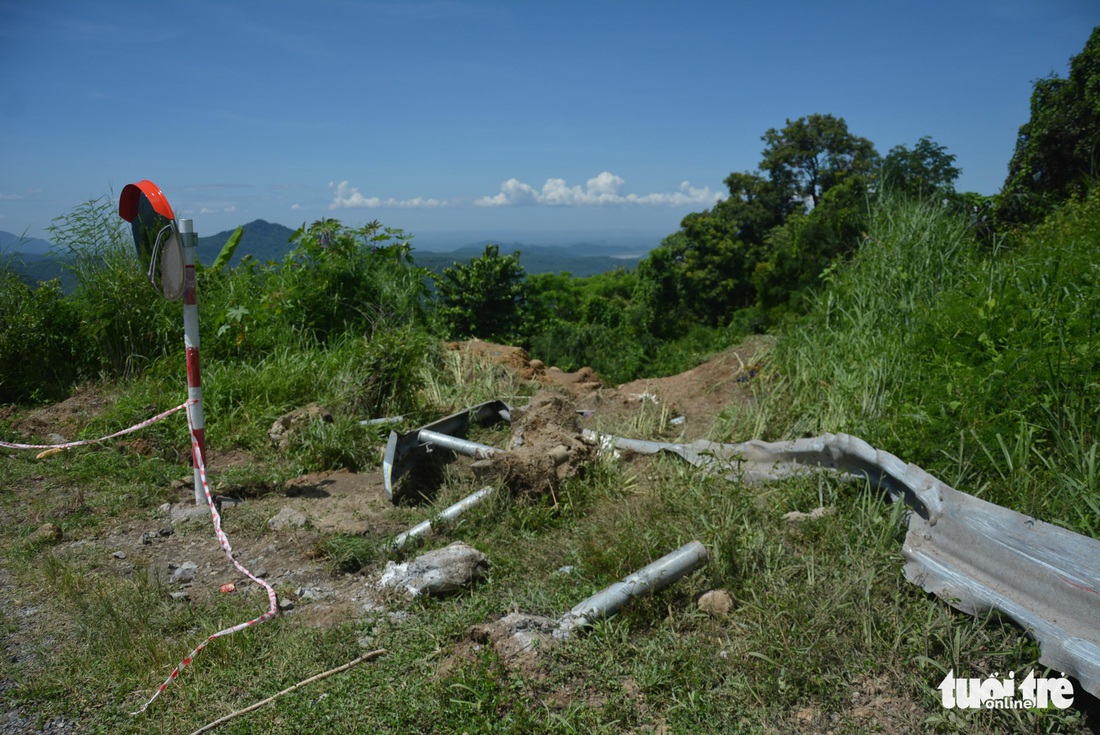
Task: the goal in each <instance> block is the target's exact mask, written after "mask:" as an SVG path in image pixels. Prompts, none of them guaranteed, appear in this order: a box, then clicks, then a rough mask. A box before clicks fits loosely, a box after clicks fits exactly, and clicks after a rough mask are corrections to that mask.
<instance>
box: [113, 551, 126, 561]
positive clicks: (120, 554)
mask: <svg viewBox="0 0 1100 735" xmlns="http://www.w3.org/2000/svg"><path fill="white" fill-rule="evenodd" d="M111 556H113V557H114V558H116V559H125V558H126V552H125V551H122V550H119V551H116V552H115V553H113V554H111Z"/></svg>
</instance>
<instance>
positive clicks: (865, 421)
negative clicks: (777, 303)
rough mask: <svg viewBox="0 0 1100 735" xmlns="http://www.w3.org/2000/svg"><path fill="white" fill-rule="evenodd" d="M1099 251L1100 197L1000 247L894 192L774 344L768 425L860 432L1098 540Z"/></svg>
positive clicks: (777, 431) (787, 432)
mask: <svg viewBox="0 0 1100 735" xmlns="http://www.w3.org/2000/svg"><path fill="white" fill-rule="evenodd" d="M1098 254H1100V196H1096V195H1094V196H1092V197H1091V198H1089V199H1087V200H1084V201H1078V202H1073V203H1071V204H1069V205H1067V206H1066V207H1065V208H1064V209H1063V210H1062V211H1060V212H1058V213H1056V214H1055V215H1053V216H1052V217H1051V218H1050V220H1049V221H1048V222H1047V223H1045V224H1044V225H1043V226H1042V227H1040V228H1037V229H1036V230H1035V231H1033V232H1031V233H1027V234H1025V235H1023V236H1020V237H1018V238H1017V239H1016V240H1015V241H1013V242H1010V243H1007V244H1006V243H1004V242H1001V243H999V244H998V245H997V246H995V247H994V248H993V249H989V248H987V247H985V246H980V245H978V244H976V243H975V242H974V241H973V239H972V238H971V236H970V234H969V232H968V230H967V226H966V223H965V222H964V221H963V220H962V219H961V218H960V217H958V216H956V215H953V214H952V213H950V212H949V211H947V210H945V209H943V208H942V207H940V206H938V205H936V204H934V203H929V202H921V201H912V200H908V201H907V200H885V201H883V202H880V203H879V205H878V206H877V207H876V208H875V210H874V212H873V214H872V217H871V222H870V226H869V229H868V232H867V236H866V238H865V240H864V242H863V244H862V246H861V247H860V249H859V251H858V253H857V254H856V256H855V258H854V259H853V261H852V262H851V263H850V264H847V265H845V266H841V267H837V268H835V269H833V270H830V271H829V272H828V273H827V274H826V276H825V282H824V286H823V289H822V290H821V292H820V293H818V294H817V295H816V296H815V297H814V298H813V300H812V308H811V312H810V314H809V316H808V317H807V318H806V319H805V320H803V321H801V322H799V323H798V324H796V325H795V326H793V327H791V328H789V329H788V330H787V332H786V334H785V335H784V336H783V338H782V339H781V340H780V342H779V346H778V347H777V349H776V350H775V352H774V355H773V360H774V364H775V367H776V370H777V373H778V374H779V375H780V376H782V377H781V379H780V380H779V384H778V386H777V389H776V390H775V391H773V393H772V394H771V395H770V396H769V397H768V398H767V399H766V400H765V401H764V404H766V405H765V406H763V407H762V408H761V409H759V410H761V411H763V412H765V414H766V416H767V419H768V423H767V428H766V434H770V435H771V436H774V437H780V436H804V435H813V434H819V433H823V432H839V431H843V432H847V433H852V434H857V435H859V436H862V437H863V438H865V439H867V440H868V441H870V442H872V443H873V444H876V445H878V446H881V447H883V448H885V449H888V450H890V451H892V452H894V453H895V454H898V455H899V456H901V457H902V458H904V459H906V460H908V461H912V462H915V463H917V464H921V465H922V466H924V467H925V468H926V469H929V470H930V471H932V472H934V473H937V474H940V475H941V476H944V477H945V478H952V479H954V481H956V482H958V483H961V484H963V485H965V487H963V488H962V489H968V490H970V491H971V492H976V493H977V494H979V495H983V496H985V497H987V498H988V499H990V500H992V501H994V502H997V503H1000V504H1002V505H1006V506H1008V507H1011V508H1014V509H1017V510H1019V511H1021V512H1025V513H1030V514H1034V515H1037V516H1040V517H1042V518H1044V519H1045V520H1050V521H1053V522H1058V523H1062V524H1065V525H1067V526H1070V527H1071V528H1074V529H1076V530H1079V531H1082V532H1084V533H1090V534H1092V535H1097V531H1098V528H1097V526H1098V522H1097V515H1096V509H1097V506H1098V505H1100V500H1098V498H1097V483H1096V471H1095V456H1096V452H1097V449H1096V447H1097V441H1098V436H1100V418H1098V415H1097V413H1096V411H1095V409H1094V407H1095V405H1096V402H1097V398H1100V382H1098V381H1097V380H1096V377H1095V376H1096V375H1097V374H1098V369H1100V351H1098V350H1097V348H1098V347H1100V336H1098V330H1100V288H1098V286H1100V265H1098V261H1097V255H1098ZM736 421H739V422H741V424H742V425H743V424H744V422H745V418H744V417H740V418H737V419H736Z"/></svg>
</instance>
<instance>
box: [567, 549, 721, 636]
mask: <svg viewBox="0 0 1100 735" xmlns="http://www.w3.org/2000/svg"><path fill="white" fill-rule="evenodd" d="M707 558H708V557H707V550H706V547H704V546H703V545H702V544H701V543H699V542H698V541H692V542H691V543H688V544H685V545H684V546H681V547H680V548H679V549H676V551H673V552H672V553H671V554H665V555H664V556H662V557H661V558H660V559H658V560H657V561H655V562H653V563H652V564H650V565H649V566H647V567H644V568H642V569H639V570H638V571H636V572H634V573H633V574H631V575H630V576H628V577H623V578H622V579H621V580H619V581H618V582H616V583H615V584H612V585H610V586H609V587H605V588H604V589H603V590H601V591H599V592H597V593H596V594H594V595H592V596H591V597H589V598H588V599H587V600H584V601H583V602H581V603H580V604H578V605H576V606H574V608H573V609H572V610H570V611H569V612H567V613H566V614H565V615H562V616H561V618H560V619H559V620H558V630H557V631H555V633H554V635H555V636H556V637H562V638H568V637H569V636H570V635H571V634H572V632H573V630H574V629H575V628H584V627H587V626H589V625H591V624H592V623H594V622H596V621H597V620H599V619H600V618H605V617H607V616H609V615H614V614H615V613H616V612H618V611H619V609H620V608H621V607H622V606H623V605H625V604H626V603H628V602H630V600H632V599H633V598H635V597H637V596H639V595H643V594H645V593H647V592H657V591H659V590H663V589H664V588H665V587H668V586H669V585H670V584H672V583H673V582H675V581H676V580H678V579H680V577H683V576H685V575H688V574H690V573H691V572H694V571H695V570H696V569H698V568H699V567H701V566H703V565H704V564H706V562H707Z"/></svg>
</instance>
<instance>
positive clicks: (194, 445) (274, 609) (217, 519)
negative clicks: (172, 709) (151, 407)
mask: <svg viewBox="0 0 1100 735" xmlns="http://www.w3.org/2000/svg"><path fill="white" fill-rule="evenodd" d="M197 403H198V400H197V399H194V398H189V399H187V400H186V401H184V402H183V403H181V404H180V405H178V406H176V407H175V408H170V409H168V410H167V411H165V412H163V413H159V414H157V415H156V416H154V417H152V418H151V419H147V420H145V421H142V422H141V423H140V424H136V425H134V426H131V427H130V428H128V429H123V430H122V431H116V432H115V433H114V434H110V435H108V436H104V437H101V438H99V439H85V440H82V441H75V442H65V443H62V444H14V443H10V442H0V447H6V448H8V449H47V450H52V451H60V450H62V449H69V448H71V447H80V446H84V445H86V444H99V443H101V442H105V441H107V440H109V439H114V438H116V437H119V436H124V435H125V434H130V433H133V432H135V431H138V430H139V429H144V428H145V427H146V426H149V425H150V424H155V423H156V422H158V421H160V420H162V419H164V418H166V417H168V416H171V415H172V414H174V413H175V412H176V411H180V410H183V409H188V410H187V412H186V413H187V425H188V427H189V428H190V430H191V450H192V456H193V457H194V458H195V463H196V465H197V467H198V470H199V477H200V479H201V480H202V489H203V492H204V493H206V503H207V505H208V506H209V507H210V516H211V518H212V519H213V521H214V534H215V535H216V536H217V537H218V543H219V544H220V545H221V547H222V550H223V551H224V552H225V555H226V556H227V557H228V558H229V561H231V562H232V563H233V566H234V567H236V568H237V570H238V571H239V572H240V573H241V574H243V575H244V576H246V577H248V578H249V579H251V580H252V581H253V582H255V583H256V584H258V585H260V586H261V587H263V588H264V589H265V590H267V601H268V609H267V612H265V613H264V614H263V615H260V616H259V617H256V618H253V619H252V620H248V621H246V622H244V623H240V624H238V625H234V626H233V627H232V628H226V629H225V630H219V631H218V632H217V633H214V634H213V635H211V636H210V637H209V638H207V639H206V640H205V641H203V642H202V643H200V644H199V645H198V647H196V648H195V650H194V651H192V652H191V653H190V654H188V655H187V657H186V658H184V659H183V660H182V661H180V662H179V664H178V665H177V666H176V668H175V669H173V670H172V673H171V674H169V676H168V678H167V679H165V681H164V683H163V684H161V685H160V687H158V688H157V691H156V692H154V693H153V696H152V697H150V698H149V701H148V702H146V703H145V704H144V705H142V707H141V709H139V710H138V711H136V712H134V713H132V714H135V715H139V714H141V713H142V712H144V711H145V710H146V709H147V708H148V707H149V705H151V704H152V703H153V701H154V700H155V699H156V698H157V697H159V696H160V693H161V692H163V691H164V690H165V689H167V688H168V685H169V684H171V683H172V681H173V680H175V678H176V677H178V676H179V675H180V672H182V671H183V670H184V669H185V668H186V667H188V666H190V665H191V662H192V661H193V660H194V658H195V656H197V655H198V654H199V652H200V651H202V649H204V648H206V644H208V643H210V641H212V640H214V639H215V638H221V637H223V636H227V635H231V634H233V633H236V632H237V631H238V630H244V629H245V628H250V627H252V626H253V625H256V624H257V623H262V622H264V621H265V620H270V619H271V618H273V617H275V615H277V614H278V612H279V607H278V602H277V599H276V596H275V590H274V588H273V587H272V586H271V585H270V584H268V583H267V582H265V581H264V580H262V579H260V578H259V577H257V576H255V575H254V574H252V572H250V571H248V570H247V569H245V568H244V566H243V565H242V564H241V563H240V562H238V561H237V560H236V559H234V558H233V547H232V546H230V544H229V538H228V537H227V536H226V535H225V531H223V530H222V518H221V515H220V514H219V513H218V508H217V506H216V505H215V504H214V496H213V495H212V494H211V492H210V483H209V482H208V481H207V479H206V464H205V462H204V461H203V453H202V452H201V451H200V450H199V440H198V434H197V430H196V428H195V421H194V419H193V417H192V416H191V410H190V406H192V405H195V404H197Z"/></svg>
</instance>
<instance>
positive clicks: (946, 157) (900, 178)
mask: <svg viewBox="0 0 1100 735" xmlns="http://www.w3.org/2000/svg"><path fill="white" fill-rule="evenodd" d="M961 173H962V169H960V168H958V167H957V166H955V156H954V155H953V154H951V153H948V152H947V148H946V147H944V146H942V145H939V144H937V143H936V142H935V141H933V140H932V139H931V138H930V137H928V136H925V137H923V138H921V139H920V140H918V141H917V144H916V145H915V146H913V148H912V150H910V149H909V148H908V147H906V146H904V145H897V146H894V147H893V148H891V149H890V152H889V153H887V154H886V158H885V159H883V162H882V173H881V179H882V185H883V186H884V187H885V188H887V189H889V190H891V191H894V192H899V193H901V194H907V195H913V196H939V195H953V194H954V193H955V180H956V179H958V178H959V174H961Z"/></svg>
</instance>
